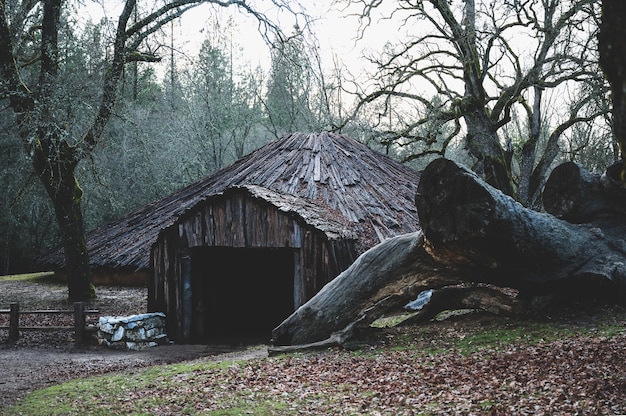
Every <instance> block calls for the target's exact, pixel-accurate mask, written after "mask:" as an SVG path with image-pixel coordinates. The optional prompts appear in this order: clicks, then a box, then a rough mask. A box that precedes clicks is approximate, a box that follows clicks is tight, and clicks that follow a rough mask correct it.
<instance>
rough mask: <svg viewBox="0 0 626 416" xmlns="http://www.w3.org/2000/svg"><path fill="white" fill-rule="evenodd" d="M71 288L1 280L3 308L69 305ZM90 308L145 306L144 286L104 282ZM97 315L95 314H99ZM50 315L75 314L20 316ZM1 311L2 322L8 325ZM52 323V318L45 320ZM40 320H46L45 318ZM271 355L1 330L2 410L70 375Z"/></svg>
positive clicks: (61, 321) (63, 321) (122, 310)
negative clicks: (100, 342)
mask: <svg viewBox="0 0 626 416" xmlns="http://www.w3.org/2000/svg"><path fill="white" fill-rule="evenodd" d="M66 290H67V289H66V287H65V286H63V285H60V284H57V283H54V282H50V281H43V282H20V281H3V280H1V279H0V309H5V308H8V304H9V303H11V302H16V301H19V302H20V309H21V310H25V309H67V308H68V305H67V304H66V301H65V298H66V296H67V292H66ZM97 293H98V299H97V300H96V301H94V302H93V304H92V305H90V306H89V307H90V308H95V309H99V310H100V314H99V315H100V316H102V315H114V316H127V315H132V314H135V313H143V312H145V311H146V307H145V305H146V295H147V293H146V290H145V288H123V287H99V288H97ZM95 318H97V317H94V318H93V319H95ZM29 319H38V320H42V319H43V320H46V321H45V322H44V323H43V324H44V325H45V324H47V325H72V323H71V322H68V321H67V320H71V319H72V318H71V317H63V316H60V317H58V316H56V317H54V316H53V317H46V316H42V315H40V316H38V317H36V318H30V317H28V316H27V315H24V316H22V317H21V318H20V323H21V324H22V325H27V324H28V320H29ZM6 320H7V317H6V315H5V316H3V315H0V326H1V325H6ZM46 322H47V323H46ZM37 324H38V325H40V324H42V323H41V322H40V321H38V322H37ZM264 356H267V348H266V347H264V346H262V345H261V346H253V347H247V348H243V347H240V348H233V347H231V346H219V345H177V344H169V345H162V346H158V347H153V348H146V349H144V350H142V351H122V350H113V349H109V348H106V347H100V346H97V345H88V346H85V347H76V346H75V344H74V342H73V339H72V334H71V332H49V333H43V332H26V333H23V334H21V336H20V339H19V340H18V341H17V342H15V343H9V342H8V331H7V330H0V409H1V408H2V407H6V406H10V405H12V404H14V403H15V402H16V401H17V400H18V399H20V398H22V397H24V396H25V395H26V394H28V393H29V392H31V391H34V390H37V389H40V388H44V387H47V386H51V385H54V384H58V383H61V382H64V381H67V380H72V379H76V378H82V377H88V376H93V375H98V374H104V373H110V372H117V371H132V370H134V369H139V368H143V367H147V366H152V365H159V364H169V363H175V362H181V361H189V360H244V359H251V358H260V357H264Z"/></svg>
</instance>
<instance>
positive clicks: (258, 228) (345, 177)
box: [88, 133, 419, 343]
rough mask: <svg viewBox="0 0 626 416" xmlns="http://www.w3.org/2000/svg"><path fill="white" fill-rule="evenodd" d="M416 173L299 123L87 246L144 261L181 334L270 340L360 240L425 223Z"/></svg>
mask: <svg viewBox="0 0 626 416" xmlns="http://www.w3.org/2000/svg"><path fill="white" fill-rule="evenodd" d="M418 182H419V173H418V172H416V171H415V170H413V169H411V168H409V167H407V166H404V165H402V164H400V163H398V162H396V161H394V160H392V159H391V158H389V157H387V156H385V155H382V154H380V153H378V152H376V151H374V150H372V149H370V148H369V147H367V146H366V145H364V144H362V143H360V142H358V141H356V140H353V139H351V138H349V137H347V136H345V135H342V134H336V133H315V134H304V133H295V134H291V135H287V136H284V137H282V138H280V139H278V140H275V141H273V142H271V143H269V144H268V145H266V146H264V147H262V148H260V149H258V150H256V151H254V152H252V153H250V154H248V155H246V156H244V157H243V158H241V159H239V160H238V161H236V162H235V163H233V164H232V165H230V166H227V167H225V168H223V169H221V170H219V171H217V172H214V173H212V174H211V175H209V176H206V177H204V178H202V179H200V180H198V181H196V182H195V183H193V184H191V185H189V186H187V187H186V188H184V189H182V190H180V191H178V192H176V193H174V194H172V195H170V196H168V197H166V198H163V199H162V200H160V201H156V202H154V203H152V204H149V205H148V206H145V207H142V208H140V209H138V210H135V211H133V212H131V213H130V214H128V215H126V216H125V217H124V218H122V219H121V220H120V221H119V222H116V223H114V224H108V225H107V226H106V227H103V228H102V229H101V231H100V232H99V233H98V232H96V233H95V236H96V238H95V239H94V233H90V236H91V237H90V239H91V243H90V241H88V247H90V253H91V255H92V256H95V257H94V258H97V259H102V258H104V257H106V256H107V254H106V253H105V252H103V251H102V250H100V251H96V252H92V251H91V249H92V247H99V248H101V249H102V248H107V249H108V250H109V251H110V255H113V254H115V258H116V259H117V260H118V263H117V264H120V260H122V259H123V257H120V256H127V257H128V258H129V259H130V258H132V259H134V261H135V264H134V266H135V270H137V271H142V270H147V271H148V280H147V285H148V309H149V310H150V311H162V312H165V313H166V316H167V326H168V336H169V337H170V338H171V339H173V340H175V341H176V342H179V343H189V342H207V343H213V342H220V341H225V340H231V341H234V340H242V339H245V338H249V337H255V338H256V339H259V337H261V338H263V339H269V336H270V333H271V330H272V329H273V328H274V327H275V326H277V325H278V324H279V323H280V322H282V320H283V319H285V318H286V317H287V316H289V315H290V314H291V313H292V312H293V311H294V310H295V308H297V307H299V306H300V305H301V304H303V303H304V302H306V301H307V300H308V299H310V298H311V297H312V296H313V295H315V294H316V293H317V292H318V291H319V290H320V289H321V288H322V287H323V286H324V285H325V284H326V283H327V282H329V281H330V280H332V279H333V278H334V277H336V276H337V275H338V274H339V273H341V272H342V271H343V270H345V269H346V268H347V267H348V266H350V265H351V264H352V262H354V260H355V259H356V258H357V257H358V256H359V255H360V254H361V253H363V252H364V251H365V250H367V249H368V248H370V247H373V246H374V245H376V244H378V243H380V242H381V241H383V240H385V239H387V238H390V237H393V236H396V235H399V234H404V233H408V232H413V231H416V230H418V229H419V222H418V216H417V209H416V207H415V203H414V197H415V192H416V189H417V185H418ZM115 230H117V231H115ZM96 231H97V230H96ZM122 231H123V232H122ZM107 234H108V236H109V238H108V239H106V237H104V235H107ZM122 236H123V237H122ZM103 239H106V241H102V240H103ZM136 266H139V267H136Z"/></svg>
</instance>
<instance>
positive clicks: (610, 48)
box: [598, 0, 626, 186]
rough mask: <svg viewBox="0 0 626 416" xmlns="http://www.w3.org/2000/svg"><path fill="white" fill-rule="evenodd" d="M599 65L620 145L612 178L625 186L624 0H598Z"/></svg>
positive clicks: (625, 66)
mask: <svg viewBox="0 0 626 416" xmlns="http://www.w3.org/2000/svg"><path fill="white" fill-rule="evenodd" d="M598 49H599V52H600V66H601V67H602V70H603V71H604V74H605V75H606V78H607V79H608V81H609V84H611V101H612V113H613V125H612V127H613V136H614V137H615V140H616V141H617V142H618V143H619V145H620V150H621V159H622V166H621V169H619V173H618V174H617V175H616V179H619V180H620V181H621V183H622V184H624V185H625V186H626V156H625V153H624V151H625V149H626V94H625V92H626V61H624V56H625V55H626V2H624V1H623V0H602V23H601V25H600V32H599V34H598Z"/></svg>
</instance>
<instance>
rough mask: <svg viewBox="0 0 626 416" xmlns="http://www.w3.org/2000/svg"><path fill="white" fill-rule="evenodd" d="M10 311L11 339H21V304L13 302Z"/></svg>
mask: <svg viewBox="0 0 626 416" xmlns="http://www.w3.org/2000/svg"><path fill="white" fill-rule="evenodd" d="M9 307H10V311H9V341H17V340H18V339H20V329H19V325H20V304H19V303H11V304H10V306H9Z"/></svg>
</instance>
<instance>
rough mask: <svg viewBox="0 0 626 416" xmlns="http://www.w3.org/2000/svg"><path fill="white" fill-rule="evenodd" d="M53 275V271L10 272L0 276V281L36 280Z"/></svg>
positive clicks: (45, 278)
mask: <svg viewBox="0 0 626 416" xmlns="http://www.w3.org/2000/svg"><path fill="white" fill-rule="evenodd" d="M51 277H54V272H38V273H26V274H11V275H6V276H0V281H7V282H8V281H24V282H26V281H32V282H38V281H41V280H48V279H50V278H51Z"/></svg>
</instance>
